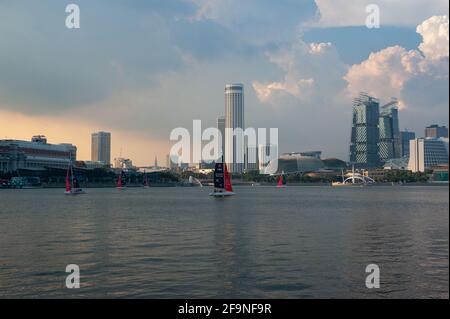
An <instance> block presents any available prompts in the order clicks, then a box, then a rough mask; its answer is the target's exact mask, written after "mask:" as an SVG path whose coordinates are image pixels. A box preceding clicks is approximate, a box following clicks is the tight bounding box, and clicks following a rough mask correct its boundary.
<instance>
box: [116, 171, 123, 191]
mask: <svg viewBox="0 0 450 319" xmlns="http://www.w3.org/2000/svg"><path fill="white" fill-rule="evenodd" d="M122 173H123V172H121V173H120V175H119V179H118V180H117V187H119V188H121V187H122V186H123V182H122Z"/></svg>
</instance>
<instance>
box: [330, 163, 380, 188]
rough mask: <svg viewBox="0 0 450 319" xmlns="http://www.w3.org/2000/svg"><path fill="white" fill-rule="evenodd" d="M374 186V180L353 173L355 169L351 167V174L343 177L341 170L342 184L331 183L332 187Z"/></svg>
mask: <svg viewBox="0 0 450 319" xmlns="http://www.w3.org/2000/svg"><path fill="white" fill-rule="evenodd" d="M373 184H375V180H373V179H372V178H370V177H369V176H366V175H365V174H360V173H356V172H355V167H354V166H353V167H352V172H351V173H349V174H347V175H344V170H342V182H332V183H331V186H333V187H354V186H356V187H364V186H371V185H373Z"/></svg>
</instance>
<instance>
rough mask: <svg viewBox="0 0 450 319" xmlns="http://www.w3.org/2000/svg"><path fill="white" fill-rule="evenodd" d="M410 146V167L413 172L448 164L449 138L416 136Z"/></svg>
mask: <svg viewBox="0 0 450 319" xmlns="http://www.w3.org/2000/svg"><path fill="white" fill-rule="evenodd" d="M409 148H410V156H409V163H408V169H409V170H411V171H413V172H425V171H426V170H428V169H432V168H433V167H437V166H442V165H448V138H416V139H414V140H411V141H410V147H409Z"/></svg>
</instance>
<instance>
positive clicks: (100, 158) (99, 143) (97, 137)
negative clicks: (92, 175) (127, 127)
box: [91, 132, 111, 165]
mask: <svg viewBox="0 0 450 319" xmlns="http://www.w3.org/2000/svg"><path fill="white" fill-rule="evenodd" d="M91 141H92V142H91V160H92V161H94V162H103V163H105V164H107V165H110V164H111V133H108V132H97V133H93V134H92V139H91Z"/></svg>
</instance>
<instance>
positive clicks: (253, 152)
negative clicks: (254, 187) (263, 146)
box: [245, 145, 259, 172]
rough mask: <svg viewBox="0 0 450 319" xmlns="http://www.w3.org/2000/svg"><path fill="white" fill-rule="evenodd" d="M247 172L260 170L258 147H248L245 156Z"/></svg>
mask: <svg viewBox="0 0 450 319" xmlns="http://www.w3.org/2000/svg"><path fill="white" fill-rule="evenodd" d="M245 170H246V171H247V172H250V171H258V170H259V160H258V147H257V146H256V145H255V146H253V145H249V146H248V147H247V152H246V154H245Z"/></svg>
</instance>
